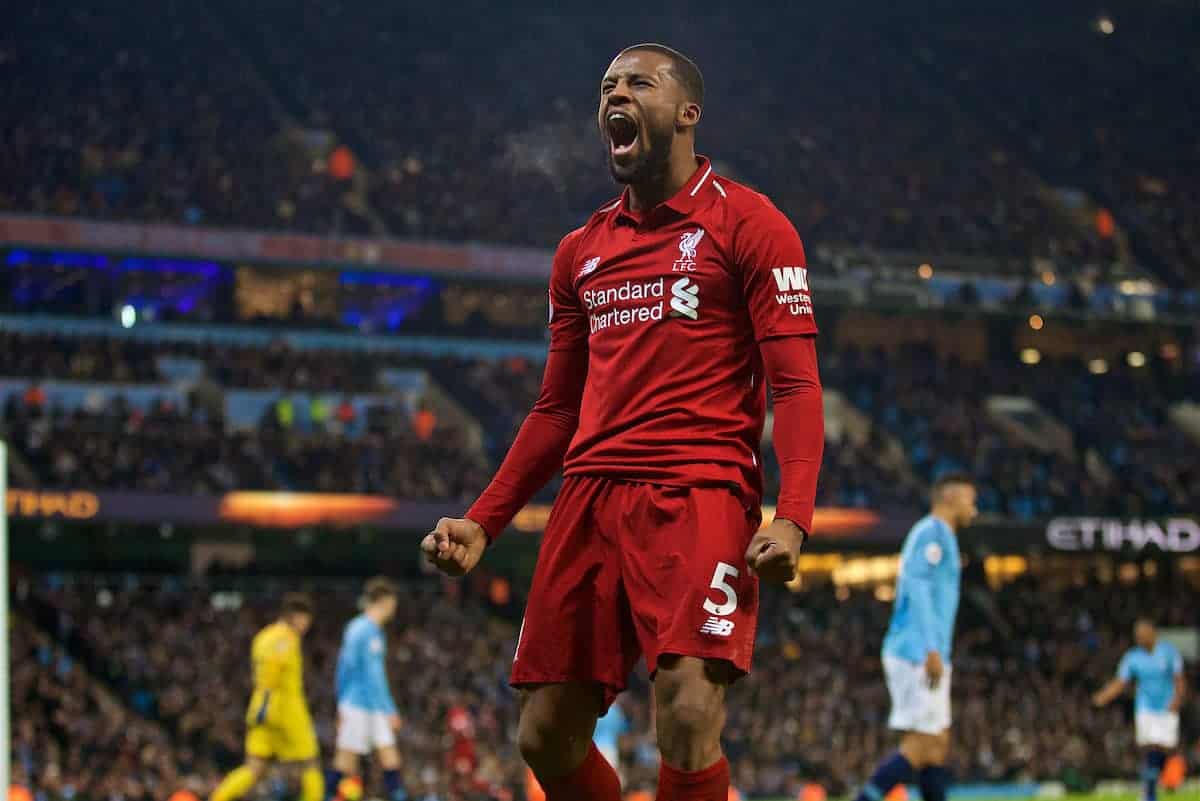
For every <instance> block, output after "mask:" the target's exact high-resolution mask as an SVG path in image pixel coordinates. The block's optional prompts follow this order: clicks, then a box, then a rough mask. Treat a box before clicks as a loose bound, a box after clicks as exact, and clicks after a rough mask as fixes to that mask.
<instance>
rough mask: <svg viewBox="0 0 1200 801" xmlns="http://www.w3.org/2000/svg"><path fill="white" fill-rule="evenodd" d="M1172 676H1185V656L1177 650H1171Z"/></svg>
mask: <svg viewBox="0 0 1200 801" xmlns="http://www.w3.org/2000/svg"><path fill="white" fill-rule="evenodd" d="M1171 675H1172V676H1182V675H1183V656H1182V655H1181V654H1180V653H1179V651H1178V650H1176V649H1175V648H1171Z"/></svg>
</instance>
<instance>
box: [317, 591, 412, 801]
mask: <svg viewBox="0 0 1200 801" xmlns="http://www.w3.org/2000/svg"><path fill="white" fill-rule="evenodd" d="M397 595H398V592H397V589H396V585H395V584H393V583H392V581H391V580H390V579H388V578H384V577H382V576H377V577H376V578H373V579H370V580H369V581H368V582H367V584H366V586H365V588H364V589H363V598H362V605H363V612H362V614H361V615H359V616H358V617H356V618H354V619H353V620H351V621H350V623H349V624H347V625H346V630H345V633H344V634H343V635H342V649H341V651H340V652H339V653H338V661H337V699H338V724H337V754H336V755H335V756H334V759H333V771H331V775H330V777H329V782H328V785H329V787H330V788H331V789H332V790H333V791H334V792H336V791H337V788H338V787H339V786H340V784H341V781H342V778H343V777H346V776H354V775H357V773H358V768H359V764H358V763H359V759H360V758H361V757H363V756H366V755H367V754H370V753H372V752H373V753H375V754H377V755H378V758H379V766H380V767H381V768H383V783H384V788H385V789H386V791H387V796H388V798H389V799H390V801H403V800H404V799H407V798H408V794H407V793H406V792H405V789H404V782H403V780H402V779H401V777H400V752H399V750H397V748H396V734H395V733H396V731H397V730H399V728H400V716H399V714H398V713H397V711H396V702H395V701H393V700H392V692H391V690H390V689H389V687H388V678H387V666H386V656H387V636H386V634H385V633H384V630H383V627H384V625H385V624H386V623H387V622H388V621H389V620H391V619H392V616H393V615H395V614H396V602H397Z"/></svg>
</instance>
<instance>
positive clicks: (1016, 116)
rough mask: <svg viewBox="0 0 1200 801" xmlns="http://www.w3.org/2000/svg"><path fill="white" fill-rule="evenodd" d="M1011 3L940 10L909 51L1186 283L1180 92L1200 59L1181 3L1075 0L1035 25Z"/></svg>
mask: <svg viewBox="0 0 1200 801" xmlns="http://www.w3.org/2000/svg"><path fill="white" fill-rule="evenodd" d="M1012 10H1013V9H1012V6H1011V4H1006V3H995V2H986V3H978V4H973V5H972V6H971V8H970V10H969V11H968V12H966V13H961V14H947V15H944V16H942V17H940V18H939V20H938V21H937V22H936V23H935V24H933V25H932V26H930V29H929V34H930V35H929V36H927V37H924V38H923V40H922V41H921V43H920V49H919V50H917V51H916V52H915V53H914V56H915V57H916V58H917V59H919V60H921V61H923V62H925V63H926V64H927V66H928V68H929V70H930V71H932V72H934V73H936V74H937V75H939V76H942V77H944V78H945V79H947V84H948V87H949V88H950V91H952V92H954V93H955V94H956V95H958V96H959V97H960V98H961V99H963V100H964V101H966V104H967V105H968V107H970V108H972V109H973V110H974V111H976V112H978V115H979V117H980V118H981V119H985V120H991V121H994V122H995V123H996V124H997V125H999V126H1001V128H1002V129H1004V130H1006V131H1007V132H1008V133H1009V134H1010V135H1011V136H1012V137H1013V138H1014V139H1015V140H1016V141H1018V142H1019V146H1020V147H1021V148H1022V149H1023V151H1024V152H1026V153H1028V154H1030V157H1031V158H1033V159H1037V160H1038V161H1040V162H1041V163H1042V164H1043V165H1045V169H1046V170H1047V171H1048V172H1050V173H1052V174H1053V177H1052V180H1054V181H1055V182H1056V183H1062V184H1066V185H1071V186H1075V187H1079V188H1082V189H1084V190H1086V191H1089V192H1094V193H1097V194H1098V195H1099V196H1100V197H1102V198H1103V199H1104V200H1105V201H1106V202H1108V203H1111V204H1113V211H1114V213H1115V214H1116V216H1117V218H1118V219H1119V220H1121V221H1123V222H1126V223H1128V224H1130V225H1131V226H1133V227H1134V228H1136V229H1138V230H1140V231H1141V232H1142V234H1143V238H1144V242H1145V246H1146V249H1147V250H1148V251H1150V252H1151V253H1153V254H1154V257H1155V258H1157V259H1159V260H1161V261H1162V262H1163V263H1164V264H1165V265H1166V267H1167V269H1168V271H1169V272H1170V273H1171V274H1172V275H1173V276H1174V277H1175V278H1176V279H1177V280H1182V281H1185V282H1187V283H1189V284H1193V285H1194V284H1195V282H1196V279H1197V261H1196V254H1197V253H1198V252H1200V171H1198V167H1200V145H1198V144H1197V141H1196V137H1195V130H1196V127H1197V124H1198V123H1200V118H1198V117H1197V112H1196V103H1195V102H1189V98H1191V99H1192V100H1193V101H1194V86H1195V81H1196V74H1197V71H1198V70H1200V60H1198V57H1197V55H1196V54H1197V52H1198V50H1197V46H1196V45H1197V41H1196V29H1195V26H1194V25H1192V24H1191V23H1192V17H1191V14H1190V9H1188V8H1186V7H1185V6H1176V5H1174V4H1171V3H1152V4H1146V3H1136V2H1116V3H1106V4H1105V5H1104V6H1103V7H1100V6H1097V5H1095V4H1094V3H1089V2H1082V1H1080V2H1074V1H1073V2H1068V3H1064V4H1063V5H1062V6H1061V7H1060V9H1059V13H1057V14H1055V15H1053V16H1050V17H1046V18H1039V19H1038V22H1037V24H1033V25H1031V24H1030V23H1029V17H1028V16H1026V15H1023V14H1013V13H1012ZM910 47H912V46H911V45H910ZM1047 177H1050V176H1047Z"/></svg>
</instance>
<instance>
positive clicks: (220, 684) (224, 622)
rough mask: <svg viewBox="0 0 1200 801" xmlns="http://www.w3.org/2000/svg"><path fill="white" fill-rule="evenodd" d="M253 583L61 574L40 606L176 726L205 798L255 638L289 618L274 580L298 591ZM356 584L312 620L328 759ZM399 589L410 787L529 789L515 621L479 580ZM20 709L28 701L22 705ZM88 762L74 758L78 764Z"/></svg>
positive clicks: (457, 800) (450, 798)
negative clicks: (519, 715) (510, 677)
mask: <svg viewBox="0 0 1200 801" xmlns="http://www.w3.org/2000/svg"><path fill="white" fill-rule="evenodd" d="M476 583H478V582H476ZM243 586H245V587H248V586H250V584H249V583H248V582H243ZM253 586H254V589H252V590H245V591H244V592H229V591H226V592H223V593H217V592H213V591H212V590H210V589H209V586H208V584H207V583H206V582H204V581H196V580H188V579H183V578H178V579H174V578H163V577H153V578H152V577H146V578H144V579H141V580H139V579H137V578H135V577H126V578H125V579H122V580H120V581H103V582H97V583H95V584H93V583H92V582H91V581H88V580H84V581H82V583H79V584H77V583H75V582H74V581H72V580H67V581H66V582H64V581H62V579H61V578H60V577H50V578H49V579H48V580H47V581H46V582H45V583H44V585H43V587H41V588H40V590H39V592H38V594H37V597H36V598H35V599H33V601H32V602H31V608H33V609H35V610H36V611H37V612H38V613H39V614H40V615H41V616H42V617H44V618H46V619H47V620H50V621H53V624H52V628H53V631H54V632H55V636H56V639H57V640H60V641H71V642H74V643H75V644H76V648H77V650H78V651H80V652H81V653H85V654H90V655H91V656H92V658H93V659H94V660H95V662H96V664H97V665H99V666H101V667H102V670H103V672H102V673H101V674H100V675H99V678H101V679H102V680H103V681H104V682H106V683H107V684H108V686H110V687H111V688H113V690H115V691H116V692H117V693H119V694H120V696H121V697H122V698H123V699H124V701H125V703H126V704H127V705H128V707H129V708H130V709H132V710H135V711H136V713H137V714H139V715H142V716H145V717H146V718H148V719H150V720H153V721H155V722H156V724H157V725H158V726H160V727H161V728H162V729H165V731H166V732H169V734H170V738H169V743H170V747H171V749H172V750H168V752H167V753H168V754H170V756H171V758H172V759H176V760H181V759H188V758H190V760H191V764H192V768H193V772H194V775H196V776H199V777H201V778H202V779H203V786H201V787H197V788H196V791H197V792H198V793H200V794H201V796H202V797H203V796H206V795H207V793H208V792H210V791H211V790H212V789H213V787H215V785H216V781H217V780H218V779H219V778H220V773H221V770H228V769H229V768H231V767H232V766H234V765H236V764H237V763H238V762H239V760H240V758H241V754H242V743H243V738H244V736H245V720H244V719H245V709H246V703H247V699H248V698H249V693H250V689H251V688H250V683H249V682H250V671H249V669H248V666H249V661H248V654H249V648H250V642H251V640H252V638H253V637H254V634H255V633H256V632H257V631H258V630H259V629H261V628H262V627H263V626H265V625H266V624H267V623H270V622H272V621H273V620H274V619H275V618H276V616H277V614H278V610H277V608H276V604H277V602H278V594H272V589H273V588H274V589H277V590H278V593H282V592H283V591H285V590H286V589H290V588H291V587H290V585H288V584H287V583H286V582H284V581H282V580H280V581H275V580H265V581H263V580H256V581H255V582H254V584H253ZM359 589H361V588H360V586H359V585H358V584H357V583H351V582H341V583H338V582H329V581H326V582H324V583H322V584H320V585H319V590H320V594H319V599H318V606H317V614H316V616H315V619H314V623H313V628H312V629H311V630H310V631H309V633H308V634H307V635H306V637H305V639H304V641H303V645H302V648H303V651H304V654H305V672H304V682H305V692H306V695H307V697H308V700H309V706H310V709H311V711H312V715H313V720H314V723H315V725H316V727H317V733H318V737H319V739H320V741H321V750H322V753H323V754H325V755H329V754H332V753H333V739H334V734H335V730H334V727H335V722H336V719H337V710H336V698H335V696H334V672H335V664H336V658H337V649H338V647H339V644H340V641H341V634H342V628H343V626H344V625H345V624H346V623H347V622H348V621H349V620H350V618H352V617H353V616H354V615H355V614H357V611H358V610H357V607H356V595H357V592H358V591H359ZM401 593H402V595H401V598H400V603H399V604H398V607H397V617H396V618H395V619H394V620H393V621H392V622H391V623H390V624H389V630H390V632H391V633H392V635H393V636H391V637H390V638H389V639H390V641H389V643H388V660H389V661H388V672H389V676H390V678H391V680H392V682H393V685H394V687H395V688H397V689H399V690H400V691H399V692H397V693H395V698H396V699H397V702H398V704H399V707H400V714H401V716H402V718H403V720H404V723H405V725H404V726H403V728H402V729H401V730H400V732H399V734H398V745H399V747H400V750H401V753H402V754H403V755H404V766H405V767H404V770H405V783H406V786H407V787H408V789H409V791H410V793H411V794H412V795H413V797H414V798H421V799H424V798H431V799H434V801H512V799H513V798H514V797H516V798H520V797H521V796H520V795H515V796H514V794H513V790H514V789H517V788H520V787H521V786H522V783H523V773H522V769H521V765H522V763H521V761H520V757H519V755H518V754H517V752H516V747H515V741H514V738H513V737H512V732H513V731H514V730H515V724H516V717H515V715H516V706H515V703H514V698H513V696H512V694H511V693H510V692H509V691H508V689H507V688H506V679H507V666H508V665H509V663H510V662H511V659H512V650H513V647H514V645H515V637H516V625H515V623H514V621H512V620H511V619H507V618H505V617H503V616H497V615H493V614H489V611H488V609H489V607H488V606H486V605H485V602H484V601H483V600H482V599H481V597H480V596H482V593H477V592H476V590H475V589H474V588H472V586H471V585H463V584H449V585H445V586H444V585H442V584H440V583H437V582H428V583H424V582H411V583H406V584H404V585H403V586H402V589H401ZM234 598H236V599H237V601H233V600H232V599H234ZM505 654H507V658H506V657H505ZM22 697H23V696H17V698H18V699H19V698H22ZM23 709H24V707H23V706H21V702H18V706H17V710H18V715H20V714H22V713H23ZM127 714H128V713H127ZM82 723H91V721H90V720H89V719H88V718H84V719H83V721H82ZM62 767H64V768H66V767H67V766H66V765H64V766H62ZM88 767H90V766H89V765H88V764H87V762H86V760H85V762H84V764H83V766H82V767H81V766H79V763H78V761H77V762H76V763H74V764H72V765H71V766H70V770H71V771H80V770H86V769H88ZM139 773H140V771H139V770H138V769H136V768H132V769H130V771H129V775H131V776H134V777H136V776H138V775H139ZM74 776H75V774H74V773H73V772H72V773H71V775H70V776H69V777H68V778H72V779H74ZM372 778H373V777H372V776H371V775H370V774H367V779H368V781H370V780H371V779H372ZM161 797H165V795H162V796H161ZM137 801H140V798H139V799H137Z"/></svg>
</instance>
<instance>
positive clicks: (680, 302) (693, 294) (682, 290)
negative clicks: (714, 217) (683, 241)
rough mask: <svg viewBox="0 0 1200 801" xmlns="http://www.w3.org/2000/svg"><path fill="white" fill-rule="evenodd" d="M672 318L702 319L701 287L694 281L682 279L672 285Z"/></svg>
mask: <svg viewBox="0 0 1200 801" xmlns="http://www.w3.org/2000/svg"><path fill="white" fill-rule="evenodd" d="M701 233H704V232H703V231H701ZM671 316H672V317H686V318H688V319H689V320H699V319H700V285H699V284H697V283H696V282H695V281H693V280H692V279H690V278H680V279H679V280H678V281H676V282H675V283H673V284H671Z"/></svg>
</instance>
